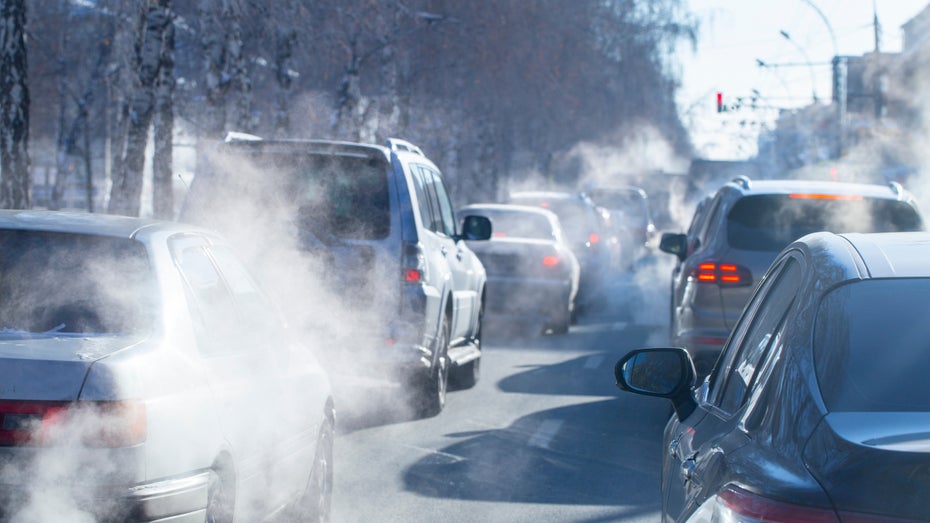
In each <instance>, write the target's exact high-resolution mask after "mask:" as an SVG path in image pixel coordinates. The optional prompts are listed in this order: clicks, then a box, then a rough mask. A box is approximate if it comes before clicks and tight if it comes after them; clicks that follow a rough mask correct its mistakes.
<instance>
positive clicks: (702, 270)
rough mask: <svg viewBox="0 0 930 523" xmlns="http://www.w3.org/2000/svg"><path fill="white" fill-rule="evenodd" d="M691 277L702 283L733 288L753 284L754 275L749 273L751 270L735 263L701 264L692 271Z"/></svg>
mask: <svg viewBox="0 0 930 523" xmlns="http://www.w3.org/2000/svg"><path fill="white" fill-rule="evenodd" d="M691 275H692V277H694V279H696V280H697V281H699V282H701V283H716V284H719V285H732V286H743V285H751V284H752V273H750V272H749V269H747V268H745V267H743V266H741V265H736V264H733V263H718V262H704V263H700V264H698V266H697V269H695V270H693V271H692V273H691Z"/></svg>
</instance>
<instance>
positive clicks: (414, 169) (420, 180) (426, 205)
mask: <svg viewBox="0 0 930 523" xmlns="http://www.w3.org/2000/svg"><path fill="white" fill-rule="evenodd" d="M410 174H411V176H412V177H413V186H414V191H415V192H416V195H417V207H418V208H419V210H420V220H421V222H422V225H423V227H425V228H427V229H429V230H433V223H434V222H435V220H436V218H434V217H433V205H432V203H431V196H430V194H429V191H428V190H427V184H426V178H425V174H426V173H424V172H423V171H422V170H421V169H420V166H419V165H411V166H410Z"/></svg>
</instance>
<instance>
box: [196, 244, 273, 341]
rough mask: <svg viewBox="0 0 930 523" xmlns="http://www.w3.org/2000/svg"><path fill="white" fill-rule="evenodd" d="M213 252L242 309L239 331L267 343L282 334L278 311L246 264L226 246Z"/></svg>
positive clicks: (212, 248)
mask: <svg viewBox="0 0 930 523" xmlns="http://www.w3.org/2000/svg"><path fill="white" fill-rule="evenodd" d="M210 253H211V254H212V255H213V260H214V261H215V262H216V265H217V267H219V269H220V272H221V273H222V274H223V276H224V277H225V279H226V283H227V284H228V285H229V290H230V292H231V293H232V295H233V298H234V299H235V302H236V305H237V307H238V311H239V313H240V317H241V321H240V323H239V325H238V330H239V331H240V332H241V333H242V334H244V335H246V336H249V337H257V338H258V339H259V340H266V341H268V340H267V338H268V337H269V336H270V337H274V336H277V335H278V334H280V333H281V332H282V331H283V328H284V326H283V324H282V322H281V319H280V317H279V316H278V311H277V309H276V308H275V306H274V305H273V304H272V303H271V302H270V301H268V299H267V297H266V296H265V294H264V293H263V292H262V291H261V290H260V289H259V287H258V285H257V284H256V283H255V281H254V280H253V279H252V276H251V275H250V274H249V272H248V270H247V269H246V268H245V266H243V265H242V262H240V261H239V259H238V258H237V257H236V256H235V255H234V254H233V253H232V252H231V251H230V250H229V249H228V248H226V247H218V246H214V247H211V248H210Z"/></svg>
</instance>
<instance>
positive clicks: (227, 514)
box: [204, 467, 235, 523]
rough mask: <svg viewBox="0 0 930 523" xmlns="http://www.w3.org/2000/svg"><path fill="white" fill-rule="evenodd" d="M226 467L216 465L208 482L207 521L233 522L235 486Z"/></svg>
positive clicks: (212, 522)
mask: <svg viewBox="0 0 930 523" xmlns="http://www.w3.org/2000/svg"><path fill="white" fill-rule="evenodd" d="M226 470H227V469H226V467H214V469H212V470H211V471H210V478H209V480H208V482H207V509H206V516H205V517H204V521H205V522H206V523H232V522H233V507H234V506H235V499H234V496H235V486H234V485H233V481H232V479H231V478H230V477H229V475H228V474H227V473H226Z"/></svg>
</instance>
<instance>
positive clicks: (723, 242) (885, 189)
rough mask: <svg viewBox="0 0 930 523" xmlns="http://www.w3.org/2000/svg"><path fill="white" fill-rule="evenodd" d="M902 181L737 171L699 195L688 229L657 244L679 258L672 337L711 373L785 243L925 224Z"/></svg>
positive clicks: (918, 227) (915, 228)
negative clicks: (773, 176) (759, 176)
mask: <svg viewBox="0 0 930 523" xmlns="http://www.w3.org/2000/svg"><path fill="white" fill-rule="evenodd" d="M923 228H924V224H923V219H922V218H921V214H920V212H919V211H918V207H917V204H916V201H915V199H914V197H913V196H912V195H911V194H910V193H909V192H907V191H905V190H904V189H903V188H902V187H901V185H899V184H897V183H891V184H888V185H873V184H861V183H845V182H831V181H809V180H750V179H749V178H747V177H739V178H736V179H734V180H733V181H731V182H729V183H727V184H724V185H723V186H722V187H721V188H720V189H718V190H717V192H716V194H714V195H713V196H712V197H709V198H707V199H705V200H704V201H702V202H701V203H700V204H699V205H698V208H697V210H696V212H695V214H694V219H693V220H692V224H691V226H690V227H689V229H688V233H686V234H674V233H665V234H663V235H662V239H661V243H660V246H659V248H660V249H661V250H662V251H665V252H668V253H671V254H674V255H676V256H677V257H678V260H679V262H678V264H677V265H676V267H675V269H674V271H673V273H672V292H671V319H670V338H671V342H672V343H673V344H675V345H678V346H681V347H685V348H687V349H688V352H689V353H690V354H691V356H692V358H693V360H694V364H695V366H696V368H697V372H698V374H699V375H700V376H704V375H706V374H707V373H708V372H710V370H711V368H712V367H713V365H714V363H715V362H716V360H717V356H718V355H719V353H720V349H721V348H722V347H723V344H724V342H725V341H726V340H727V337H728V336H729V334H730V330H731V329H732V328H733V325H734V324H735V323H736V320H737V318H738V317H739V315H740V313H741V312H742V311H743V307H744V306H745V305H746V302H747V301H748V300H749V297H750V295H751V294H752V292H753V290H754V289H755V288H756V287H757V286H758V284H759V278H761V276H762V274H763V273H764V272H765V270H766V269H768V267H769V265H770V264H771V263H772V261H773V260H774V259H775V256H776V255H777V254H778V252H779V251H781V250H782V249H783V248H784V247H785V246H787V245H788V244H789V243H791V242H792V241H794V240H796V239H797V238H800V237H801V236H804V235H805V234H808V233H812V232H817V231H830V232H836V233H842V232H898V231H919V230H923Z"/></svg>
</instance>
